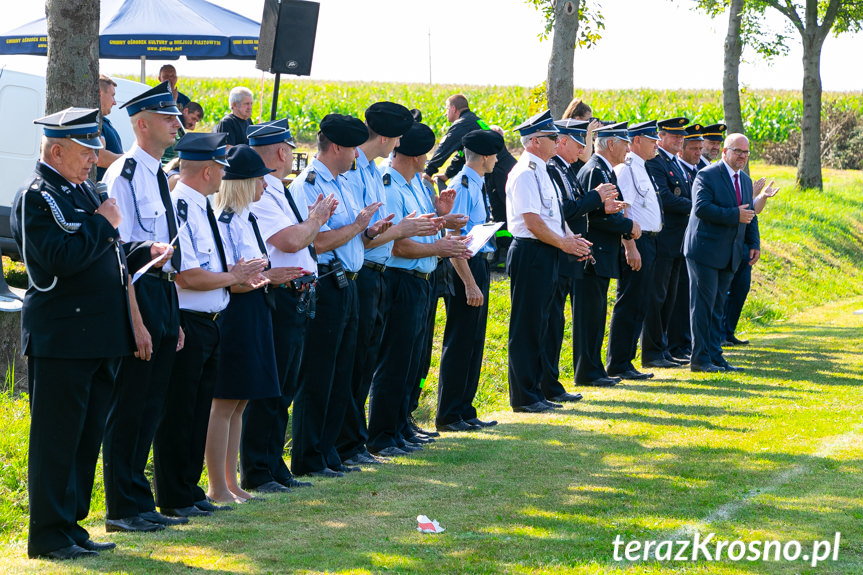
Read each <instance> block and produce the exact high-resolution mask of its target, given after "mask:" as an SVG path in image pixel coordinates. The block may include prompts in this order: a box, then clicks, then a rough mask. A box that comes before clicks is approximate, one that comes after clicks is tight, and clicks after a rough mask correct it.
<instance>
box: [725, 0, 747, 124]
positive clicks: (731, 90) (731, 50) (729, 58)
mask: <svg viewBox="0 0 863 575" xmlns="http://www.w3.org/2000/svg"><path fill="white" fill-rule="evenodd" d="M743 2H744V0H731V5H730V6H729V7H728V33H727V34H726V35H725V73H724V74H723V76H722V113H723V114H724V115H725V124H726V125H727V126H728V133H729V134H734V133H739V134H743V133H745V132H744V130H743V114H742V112H741V110H740V55H741V53H742V51H743V43H742V42H741V41H740V20H741V17H742V14H743Z"/></svg>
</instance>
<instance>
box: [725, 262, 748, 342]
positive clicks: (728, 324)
mask: <svg viewBox="0 0 863 575" xmlns="http://www.w3.org/2000/svg"><path fill="white" fill-rule="evenodd" d="M751 285H752V266H751V265H749V249H748V246H747V250H746V257H745V258H743V261H742V262H740V267H739V268H737V271H736V272H735V273H734V278H733V279H732V280H731V287H730V288H729V289H728V299H727V300H726V303H725V321H724V324H723V327H724V330H725V331H723V332H722V335H723V336H724V337H725V339H728V338H729V337H731V336H733V335H734V332H735V331H737V322H739V321H740V314H741V313H743V304H745V303H746V296H747V295H749V288H750V286H751ZM720 343H721V342H720Z"/></svg>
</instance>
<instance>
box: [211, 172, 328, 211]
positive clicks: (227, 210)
mask: <svg viewBox="0 0 863 575" xmlns="http://www.w3.org/2000/svg"><path fill="white" fill-rule="evenodd" d="M312 173H314V172H312ZM233 217H234V212H232V211H229V210H224V211H223V212H222V214H221V215H220V216H219V221H220V222H222V223H223V224H230V223H231V219H232V218H233Z"/></svg>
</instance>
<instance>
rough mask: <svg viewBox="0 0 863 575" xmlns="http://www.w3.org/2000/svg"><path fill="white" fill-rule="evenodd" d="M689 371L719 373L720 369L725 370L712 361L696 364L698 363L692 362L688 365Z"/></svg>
mask: <svg viewBox="0 0 863 575" xmlns="http://www.w3.org/2000/svg"><path fill="white" fill-rule="evenodd" d="M689 371H703V372H705V373H719V372H720V371H725V370H724V369H722V368H721V367H719V366H718V365H713V364H712V363H711V364H710V365H698V364H695V363H693V364H690V365H689Z"/></svg>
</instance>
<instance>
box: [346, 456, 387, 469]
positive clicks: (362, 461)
mask: <svg viewBox="0 0 863 575" xmlns="http://www.w3.org/2000/svg"><path fill="white" fill-rule="evenodd" d="M342 463H344V464H345V465H354V466H357V465H380V464H381V463H382V461H380V460H378V459H375V458H374V457H372V456H371V455H366V454H365V453H357V454H356V455H354V456H353V457H350V458H348V459H345V460H344V461H343V462H342Z"/></svg>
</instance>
